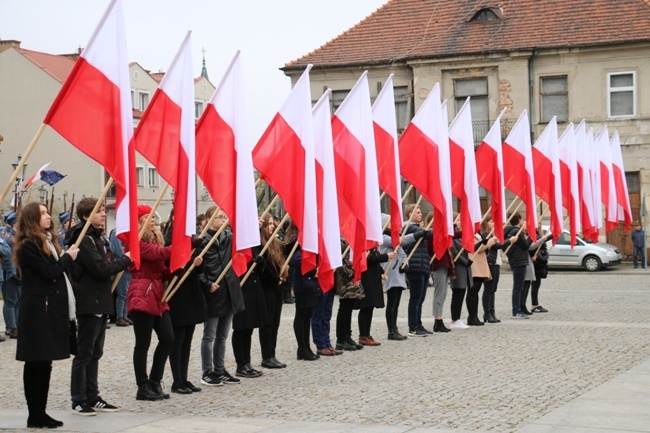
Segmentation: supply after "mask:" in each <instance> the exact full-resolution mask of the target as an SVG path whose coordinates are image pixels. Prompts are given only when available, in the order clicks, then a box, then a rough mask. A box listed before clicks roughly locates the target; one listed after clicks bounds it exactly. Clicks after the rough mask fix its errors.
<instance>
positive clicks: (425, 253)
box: [401, 224, 433, 275]
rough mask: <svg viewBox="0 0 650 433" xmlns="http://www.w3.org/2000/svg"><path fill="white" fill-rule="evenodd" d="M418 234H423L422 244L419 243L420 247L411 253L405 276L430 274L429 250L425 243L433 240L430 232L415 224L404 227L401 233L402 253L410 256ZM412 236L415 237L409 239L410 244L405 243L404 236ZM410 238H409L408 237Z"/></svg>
mask: <svg viewBox="0 0 650 433" xmlns="http://www.w3.org/2000/svg"><path fill="white" fill-rule="evenodd" d="M419 232H424V239H422V242H420V245H418V247H417V249H416V250H415V253H413V256H411V258H410V259H409V265H408V269H407V271H406V274H407V275H408V274H426V275H429V273H430V272H431V267H430V266H429V260H430V259H431V257H430V256H429V250H428V249H427V243H426V242H425V241H430V240H432V239H433V234H432V232H431V230H426V231H425V230H424V229H423V228H422V227H420V226H418V225H416V224H409V225H408V226H406V229H405V230H404V232H403V233H402V244H401V245H402V248H404V252H405V253H406V255H407V256H408V255H409V254H411V251H413V248H415V245H416V243H417V238H418V237H419V235H418V233H419ZM409 234H413V235H416V236H415V237H416V238H415V239H411V240H412V242H410V243H407V242H408V240H407V238H406V235H409ZM409 238H410V237H409Z"/></svg>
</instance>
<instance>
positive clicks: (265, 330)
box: [259, 213, 289, 368]
mask: <svg viewBox="0 0 650 433" xmlns="http://www.w3.org/2000/svg"><path fill="white" fill-rule="evenodd" d="M260 223H261V227H260V235H261V236H260V237H261V241H262V245H266V244H268V249H267V250H266V252H265V253H264V263H263V264H262V269H261V270H260V282H261V283H262V289H263V290H264V300H265V302H266V314H267V319H268V321H267V324H266V325H264V326H260V329H259V338H260V348H261V349H262V367H264V368H284V367H286V364H284V363H282V362H280V361H278V360H277V359H276V357H275V348H276V346H277V343H278V329H279V328H280V316H281V315H282V304H283V299H282V284H283V283H284V282H285V281H286V280H287V276H288V274H289V267H288V266H287V267H286V268H285V269H282V267H283V266H284V261H285V255H284V250H283V248H282V241H281V240H280V239H279V238H278V237H276V236H273V232H274V231H275V222H274V220H273V217H272V216H271V215H270V214H268V213H267V214H264V215H262V216H261V217H260Z"/></svg>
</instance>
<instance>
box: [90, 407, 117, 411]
mask: <svg viewBox="0 0 650 433" xmlns="http://www.w3.org/2000/svg"><path fill="white" fill-rule="evenodd" d="M93 409H95V412H119V411H120V408H119V407H116V408H115V409H106V408H101V409H99V408H96V407H94V408H93Z"/></svg>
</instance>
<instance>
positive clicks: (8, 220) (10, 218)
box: [3, 210, 18, 226]
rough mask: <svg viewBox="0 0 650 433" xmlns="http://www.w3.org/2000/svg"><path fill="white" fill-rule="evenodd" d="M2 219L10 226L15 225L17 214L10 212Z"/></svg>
mask: <svg viewBox="0 0 650 433" xmlns="http://www.w3.org/2000/svg"><path fill="white" fill-rule="evenodd" d="M3 219H4V222H5V223H7V224H8V225H10V226H12V225H14V224H16V221H18V214H17V213H16V212H14V211H12V210H10V211H9V212H5V216H4V217H3Z"/></svg>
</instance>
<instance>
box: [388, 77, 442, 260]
mask: <svg viewBox="0 0 650 433" xmlns="http://www.w3.org/2000/svg"><path fill="white" fill-rule="evenodd" d="M399 160H400V170H401V173H402V176H404V178H405V179H406V180H408V181H409V182H410V183H411V184H413V186H415V188H417V189H418V190H419V191H420V193H421V194H422V195H424V197H425V198H426V199H427V200H429V201H430V202H431V204H432V205H433V214H434V220H433V231H434V236H433V249H434V253H435V255H436V256H437V257H442V256H443V255H444V254H447V253H446V251H447V249H448V248H449V247H450V246H451V239H452V236H453V233H454V222H453V214H452V209H451V201H452V197H451V173H450V168H449V167H450V164H451V163H450V161H449V135H448V126H447V124H446V122H443V115H442V109H441V106H440V84H438V83H436V85H435V86H434V87H433V90H431V93H429V96H427V98H426V99H425V100H424V102H423V103H422V106H420V108H419V109H418V112H417V113H416V114H415V117H413V120H411V123H410V124H409V125H408V126H407V127H406V130H405V131H404V133H403V134H402V137H401V138H400V140H399Z"/></svg>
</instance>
